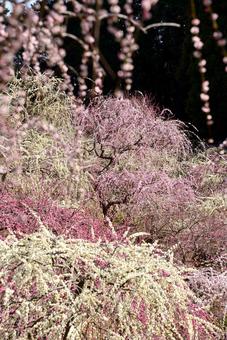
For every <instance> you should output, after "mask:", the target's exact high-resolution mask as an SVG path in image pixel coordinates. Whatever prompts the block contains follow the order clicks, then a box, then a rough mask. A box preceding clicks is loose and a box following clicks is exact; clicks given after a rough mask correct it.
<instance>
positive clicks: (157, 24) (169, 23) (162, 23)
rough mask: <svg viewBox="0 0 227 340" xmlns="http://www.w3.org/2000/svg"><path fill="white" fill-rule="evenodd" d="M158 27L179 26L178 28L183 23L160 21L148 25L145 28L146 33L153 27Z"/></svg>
mask: <svg viewBox="0 0 227 340" xmlns="http://www.w3.org/2000/svg"><path fill="white" fill-rule="evenodd" d="M158 27H177V28H180V27H181V25H180V24H177V23H175V22H158V23H156V24H151V25H148V26H146V27H145V28H144V31H145V33H147V31H148V30H149V29H151V28H158Z"/></svg>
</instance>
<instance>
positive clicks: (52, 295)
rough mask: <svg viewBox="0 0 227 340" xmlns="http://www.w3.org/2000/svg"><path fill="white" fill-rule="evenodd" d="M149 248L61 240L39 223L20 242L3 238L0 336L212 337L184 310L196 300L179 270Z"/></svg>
mask: <svg viewBox="0 0 227 340" xmlns="http://www.w3.org/2000/svg"><path fill="white" fill-rule="evenodd" d="M157 252H158V249H157V246H156V245H149V244H142V245H135V244H133V243H130V242H129V243H127V244H122V245H121V244H114V243H111V242H110V243H108V244H106V243H101V242H100V243H90V242H87V241H84V240H66V239H64V238H63V237H56V236H55V235H53V234H52V233H51V232H50V231H48V230H47V229H46V228H45V227H44V226H41V230H40V231H39V232H37V233H34V234H32V235H28V236H25V237H24V238H22V239H20V240H18V239H16V238H15V236H13V235H11V236H9V237H8V238H7V239H6V240H5V241H1V242H0V257H1V263H0V283H1V290H2V288H3V287H4V288H5V292H4V293H2V294H1V295H0V296H2V300H1V301H0V303H1V313H2V322H1V324H0V338H1V339H2V340H8V339H12V340H13V339H15V340H16V339H17V340H25V339H38V338H39V337H45V336H47V337H48V338H52V339H55V340H58V339H59V340H60V339H71V340H74V339H75V340H77V339H78V340H79V339H88V340H89V339H91V340H94V339H100V340H102V339H103V340H104V339H108V340H109V339H110V340H111V339H112V340H117V339H119V340H120V339H122V340H123V339H135V340H140V339H152V338H153V337H154V336H158V337H159V339H174V340H175V339H182V340H183V339H185V336H186V335H185V334H188V335H187V336H188V339H191V340H195V339H198V340H200V339H201V340H203V339H218V337H219V335H220V332H219V329H218V328H216V327H215V326H213V325H212V324H210V323H209V322H208V321H205V320H204V319H200V317H199V316H195V315H193V313H191V312H190V310H189V304H190V303H192V302H193V303H197V304H199V301H198V300H197V299H196V298H195V296H194V295H193V293H192V292H191V291H190V290H189V288H188V287H187V285H186V283H185V282H184V280H183V279H182V277H181V271H183V269H180V268H177V267H176V266H174V265H173V263H172V261H171V256H170V254H168V253H161V252H159V255H157ZM9 282H11V283H9ZM12 283H14V285H13V284H12ZM4 288H3V289H4ZM141 303H142V307H140V304H141ZM133 304H137V306H135V308H133ZM140 308H142V312H141V311H140ZM10 311H14V312H12V314H10ZM140 312H141V313H142V314H143V313H145V314H146V316H145V317H144V316H143V315H142V316H141V315H140V316H139V314H140ZM142 319H144V320H145V321H144V320H142ZM193 323H196V324H197V326H198V327H194V326H193ZM199 327H200V329H201V328H203V329H204V330H203V333H202V334H204V336H205V338H203V339H202V338H201V337H200V335H199V333H198V329H199ZM64 336H65V337H64Z"/></svg>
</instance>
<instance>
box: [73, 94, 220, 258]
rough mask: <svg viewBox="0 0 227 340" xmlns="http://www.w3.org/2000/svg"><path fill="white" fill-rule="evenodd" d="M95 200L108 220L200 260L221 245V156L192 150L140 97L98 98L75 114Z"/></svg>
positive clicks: (216, 252) (176, 127) (178, 125)
mask: <svg viewBox="0 0 227 340" xmlns="http://www.w3.org/2000/svg"><path fill="white" fill-rule="evenodd" d="M79 124H82V126H83V130H84V131H85V136H86V138H87V142H86V143H85V152H86V155H87V156H86V157H87V159H89V160H90V162H91V165H90V167H89V169H88V171H89V173H90V174H91V181H90V182H91V184H92V186H93V191H92V193H90V195H93V197H94V199H96V200H98V202H99V205H100V207H101V209H102V212H103V215H104V217H105V216H108V217H109V218H110V219H111V220H112V221H114V224H116V223H119V222H120V223H123V224H127V225H129V226H131V230H133V231H134V230H137V231H146V232H149V233H150V236H149V237H148V239H149V241H154V240H157V239H158V240H160V241H161V242H162V243H164V244H165V245H167V246H169V245H174V244H178V248H177V250H176V253H177V254H176V255H177V256H178V257H179V258H180V259H181V260H183V261H184V262H191V263H194V264H197V265H199V264H201V263H202V262H204V261H210V260H212V259H214V258H215V257H216V256H218V255H220V254H221V253H222V252H223V251H224V248H225V237H224V235H225V225H224V216H225V213H226V200H225V197H224V195H225V192H224V188H225V173H226V160H225V158H224V156H220V155H218V154H215V152H210V153H209V154H207V155H206V154H205V152H201V151H200V152H199V153H198V152H194V153H193V152H192V151H191V145H190V142H189V139H188V138H187V136H186V134H185V132H184V131H183V129H182V128H183V125H182V124H181V123H180V122H178V121H174V120H170V119H168V117H165V115H164V113H160V112H159V110H158V108H156V107H155V106H154V105H152V104H149V103H148V101H147V100H146V98H140V99H138V98H130V99H127V98H125V99H115V98H107V99H102V98H101V99H97V100H96V101H95V102H93V103H92V104H91V105H90V107H88V109H87V110H86V111H85V112H83V114H82V115H81V121H80V122H79Z"/></svg>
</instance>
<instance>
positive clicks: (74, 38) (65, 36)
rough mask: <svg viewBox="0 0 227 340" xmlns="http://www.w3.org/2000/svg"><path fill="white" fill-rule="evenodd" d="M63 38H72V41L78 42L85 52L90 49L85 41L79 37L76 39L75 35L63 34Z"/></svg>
mask: <svg viewBox="0 0 227 340" xmlns="http://www.w3.org/2000/svg"><path fill="white" fill-rule="evenodd" d="M62 37H63V38H70V39H72V40H74V41H76V42H77V43H78V44H80V45H81V47H83V49H85V50H87V49H88V46H87V45H86V44H85V43H84V42H83V40H81V39H79V38H78V37H76V36H75V35H73V34H70V33H63V34H62Z"/></svg>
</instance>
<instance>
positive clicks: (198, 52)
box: [191, 0, 214, 144]
mask: <svg viewBox="0 0 227 340" xmlns="http://www.w3.org/2000/svg"><path fill="white" fill-rule="evenodd" d="M191 11H192V20H191V24H192V27H191V34H192V42H193V46H194V49H195V50H194V52H193V56H194V57H195V58H196V59H197V60H198V70H199V73H200V78H201V93H200V99H201V101H202V108H201V110H202V112H203V113H205V115H206V124H207V127H208V143H209V144H213V143H214V139H213V137H212V125H213V124H214V121H213V116H212V114H211V109H210V96H209V90H210V82H209V80H207V78H206V73H207V69H206V64H207V61H206V59H205V58H204V56H203V53H202V49H203V46H204V43H203V42H202V40H201V38H200V36H199V33H200V20H199V19H198V18H197V15H196V6H195V2H194V0H191Z"/></svg>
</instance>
